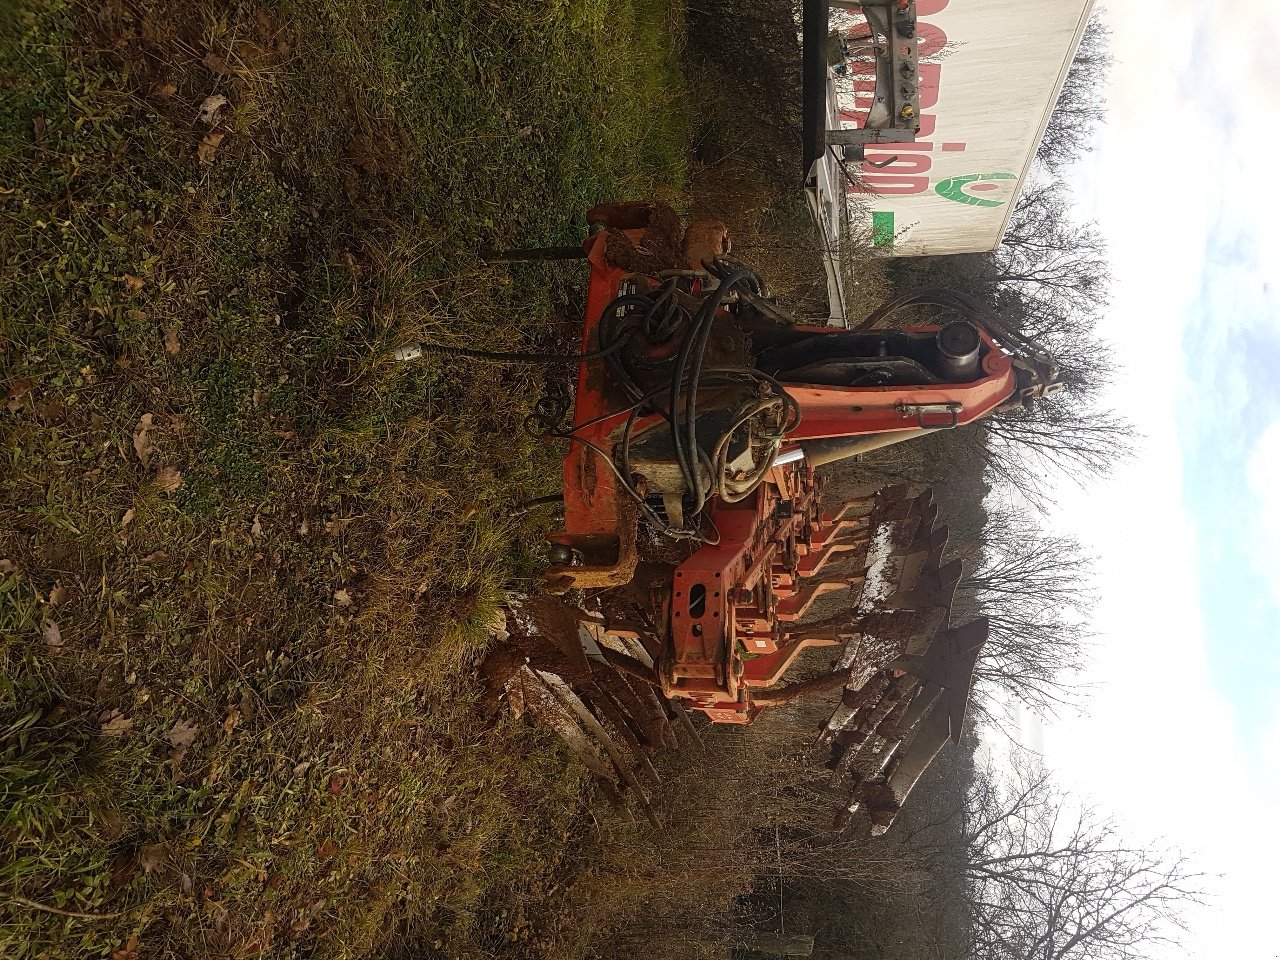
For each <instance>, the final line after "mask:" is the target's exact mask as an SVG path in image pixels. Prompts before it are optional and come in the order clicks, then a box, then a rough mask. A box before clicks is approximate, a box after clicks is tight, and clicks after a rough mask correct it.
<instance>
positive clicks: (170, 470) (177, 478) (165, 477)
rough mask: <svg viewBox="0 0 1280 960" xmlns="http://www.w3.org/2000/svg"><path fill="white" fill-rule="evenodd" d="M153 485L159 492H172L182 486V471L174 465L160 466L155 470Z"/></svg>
mask: <svg viewBox="0 0 1280 960" xmlns="http://www.w3.org/2000/svg"><path fill="white" fill-rule="evenodd" d="M155 485H156V489H157V490H159V491H160V492H161V493H173V491H175V490H177V489H178V488H179V487H180V486H182V471H181V470H179V469H177V468H176V467H161V468H160V469H159V470H157V471H156V478H155Z"/></svg>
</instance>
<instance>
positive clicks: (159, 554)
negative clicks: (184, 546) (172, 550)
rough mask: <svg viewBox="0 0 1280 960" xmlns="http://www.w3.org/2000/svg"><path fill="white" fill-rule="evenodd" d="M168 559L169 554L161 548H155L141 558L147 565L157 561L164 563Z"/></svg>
mask: <svg viewBox="0 0 1280 960" xmlns="http://www.w3.org/2000/svg"><path fill="white" fill-rule="evenodd" d="M168 559H169V554H167V553H165V552H164V551H163V550H157V551H155V552H154V553H148V554H147V555H146V556H145V557H143V558H142V562H143V563H145V564H146V565H147V566H149V567H153V566H155V565H156V564H157V563H164V562H165V561H166V560H168Z"/></svg>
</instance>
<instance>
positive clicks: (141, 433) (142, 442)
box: [133, 413, 155, 467]
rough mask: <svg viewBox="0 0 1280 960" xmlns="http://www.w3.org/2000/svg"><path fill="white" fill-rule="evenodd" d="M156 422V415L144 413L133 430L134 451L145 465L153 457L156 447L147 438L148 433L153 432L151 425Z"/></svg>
mask: <svg viewBox="0 0 1280 960" xmlns="http://www.w3.org/2000/svg"><path fill="white" fill-rule="evenodd" d="M154 422H155V417H154V416H153V415H152V414H150V413H144V414H143V415H142V419H141V420H139V421H138V425H137V426H136V427H135V428H134V430H133V451H134V453H136V454H137V455H138V459H139V460H141V461H142V465H143V466H144V467H145V466H146V465H147V462H148V461H149V460H150V459H151V454H152V453H153V452H154V451H155V448H154V447H152V446H151V441H150V440H149V439H147V434H148V433H150V432H151V426H152V424H153V423H154Z"/></svg>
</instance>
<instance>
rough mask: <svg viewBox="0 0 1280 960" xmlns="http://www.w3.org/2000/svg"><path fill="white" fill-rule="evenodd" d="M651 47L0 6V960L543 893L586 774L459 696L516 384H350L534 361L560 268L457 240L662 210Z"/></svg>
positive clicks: (571, 277) (326, 925)
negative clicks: (487, 356)
mask: <svg viewBox="0 0 1280 960" xmlns="http://www.w3.org/2000/svg"><path fill="white" fill-rule="evenodd" d="M679 23H680V20H679V10H678V8H676V7H674V6H673V5H671V4H670V3H669V2H668V0H581V2H561V3H533V4H507V3H488V4H480V3H475V4H472V3H465V4H424V3H413V2H408V0H367V2H359V3H357V2H355V0H307V2H303V0H280V2H275V3H272V2H262V3H258V4H252V3H249V2H238V0H225V2H211V0H197V2H195V3H190V2H183V3H179V2H169V0H132V2H125V0H107V2H104V3H80V2H73V0H22V2H20V3H18V4H17V5H16V7H15V6H14V5H13V4H6V5H5V8H4V11H3V12H2V13H0V31H2V33H0V90H3V91H4V92H3V94H0V364H2V366H0V385H2V386H3V389H4V391H5V397H4V403H5V407H6V408H5V409H3V410H0V434H2V436H3V447H2V454H3V468H2V469H0V631H2V634H3V636H2V639H0V818H2V820H0V824H2V825H0V829H2V830H3V836H4V839H5V843H4V845H3V850H2V851H0V917H2V918H3V925H2V926H0V954H2V955H3V956H5V957H14V958H27V957H46V956H47V957H73V956H74V957H95V956H102V957H112V958H115V960H135V958H145V957H160V956H207V957H224V956H225V957H249V956H278V957H287V956H325V957H358V956H369V955H390V953H391V952H393V951H394V950H398V949H404V950H405V951H406V955H412V956H415V957H429V956H434V955H439V956H458V957H468V956H487V955H494V954H495V952H496V951H498V950H500V949H508V948H503V947H501V945H502V944H520V943H524V942H526V941H529V940H531V939H534V938H536V932H535V931H531V930H530V928H529V927H528V926H524V925H522V924H523V923H524V921H523V920H521V919H520V918H521V917H522V916H523V913H522V911H521V910H520V909H517V908H512V909H508V906H509V905H511V904H519V903H521V902H524V901H527V900H529V899H530V898H536V896H537V895H538V894H539V892H540V891H543V890H544V889H545V887H546V885H548V884H550V882H551V881H550V878H551V877H552V876H553V875H555V874H556V871H557V869H558V868H557V863H558V861H559V859H560V855H561V851H562V850H563V847H564V844H563V840H564V834H565V831H566V829H567V828H568V824H569V823H570V820H571V818H572V817H574V816H575V815H577V814H578V813H580V811H581V809H582V805H583V802H584V801H583V790H582V785H581V783H580V782H579V781H578V780H577V779H576V778H575V777H574V776H573V775H571V774H566V766H565V762H564V758H563V757H562V756H561V754H560V752H559V751H558V749H557V747H556V746H555V744H554V743H552V742H551V741H550V740H549V739H547V738H546V737H544V736H542V735H540V734H539V733H537V732H536V731H533V730H530V729H527V728H524V727H523V726H521V725H519V724H515V723H502V724H499V725H497V726H496V727H495V726H489V725H486V724H485V723H483V722H481V721H480V719H479V718H478V717H477V716H476V715H475V713H474V711H473V710H472V701H473V696H474V688H473V678H472V676H471V671H472V668H473V667H474V665H475V662H476V659H477V657H478V655H479V653H480V652H481V651H482V649H483V646H484V643H485V642H486V641H485V632H484V630H483V624H484V623H485V621H486V620H487V619H488V618H490V617H491V616H492V613H493V610H494V606H495V603H496V602H497V600H498V598H499V596H500V594H501V590H502V589H503V588H504V587H506V586H509V585H510V584H512V583H513V582H519V578H520V577H522V576H528V575H529V573H530V571H531V570H532V565H533V559H532V553H531V551H532V550H534V549H535V545H536V543H537V541H538V535H537V529H536V523H537V520H536V518H530V517H517V516H514V515H513V513H512V511H511V510H510V509H509V508H510V506H511V504H512V503H514V502H519V501H521V500H523V499H525V498H527V497H529V496H534V495H537V494H542V493H546V492H547V491H548V490H550V489H552V488H553V487H554V485H555V480H554V470H555V466H554V464H555V459H556V457H557V455H558V451H557V450H556V449H554V448H545V447H542V446H539V445H536V444H535V443H534V442H533V441H532V440H530V439H528V438H527V437H526V436H525V435H524V433H523V432H522V430H521V424H522V422H523V420H524V417H525V415H526V414H527V412H528V411H529V409H530V407H531V405H532V404H533V402H534V401H536V399H537V398H538V396H539V395H540V392H541V390H542V388H543V383H544V378H545V372H544V371H542V370H540V369H521V368H515V367H505V366H504V367H492V366H490V367H479V366H476V365H472V364H460V363H458V362H456V361H448V360H438V359H433V358H428V359H426V360H423V361H422V362H420V363H417V364H414V365H395V364H392V363H390V362H389V361H388V360H387V359H386V356H387V354H388V351H389V350H390V349H391V348H392V347H394V346H395V345H397V344H399V343H402V342H406V341H414V340H420V339H424V338H431V339H433V340H437V341H444V342H451V343H467V344H478V343H483V344H495V345H496V344H501V345H503V346H504V347H507V348H512V347H517V346H522V345H523V346H532V345H545V344H548V343H559V342H562V341H563V340H564V339H565V337H566V335H567V333H568V331H570V330H572V328H573V326H574V322H575V321H574V320H573V317H572V314H573V313H574V312H576V309H577V306H576V303H577V297H576V284H578V283H579V282H580V280H581V278H580V277H579V276H578V274H577V273H576V272H575V271H574V270H573V269H572V268H545V267H537V268H532V267H531V268H521V269H518V270H516V269H513V270H506V269H492V268H487V267H485V266H483V265H482V264H480V263H479V262H478V261H477V259H476V257H475V251H476V250H477V249H478V248H480V247H483V246H489V245H502V244H508V243H510V244H518V245H536V244H540V243H565V242H571V241H572V240H573V239H574V238H575V237H576V236H577V235H578V234H579V231H580V230H581V211H583V210H584V209H585V208H586V207H587V206H589V205H590V204H592V203H595V202H598V201H600V200H602V199H606V198H613V197H619V196H626V195H637V194H641V193H648V192H652V191H654V190H661V189H666V190H668V191H670V190H672V189H674V188H676V187H678V185H679V183H680V180H681V178H682V169H683V168H682V164H683V158H684V155H685V133H684V129H685V118H684V116H683V114H682V108H681V107H680V104H681V103H682V97H681V91H680V80H679V71H678V64H677V60H676V56H677V48H678V43H679ZM210 97H225V98H226V101H227V102H226V104H225V105H224V106H222V107H220V108H219V110H218V112H217V115H216V117H215V119H214V123H213V124H209V123H206V122H203V121H202V120H201V117H200V112H201V109H202V106H205V108H206V109H208V105H209V104H211V103H216V101H210V100H209V99H208V98H210ZM566 305H572V306H570V307H569V308H568V310H569V312H568V314H566V312H565V306H566ZM530 949H533V947H530ZM538 949H540V950H543V951H549V952H551V953H554V952H555V950H556V948H555V945H554V944H553V943H543V944H541V945H540V946H539V947H538Z"/></svg>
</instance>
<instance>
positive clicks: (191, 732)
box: [165, 720, 200, 747]
mask: <svg viewBox="0 0 1280 960" xmlns="http://www.w3.org/2000/svg"><path fill="white" fill-rule="evenodd" d="M199 735H200V728H199V727H197V726H196V725H195V724H194V723H187V721H185V720H179V721H178V722H177V723H175V724H174V725H173V729H172V730H170V731H169V732H168V733H167V734H166V735H165V736H166V737H167V738H168V740H169V742H170V743H171V744H173V745H174V746H175V747H189V746H191V744H193V743H195V742H196V737H198V736H199Z"/></svg>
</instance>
